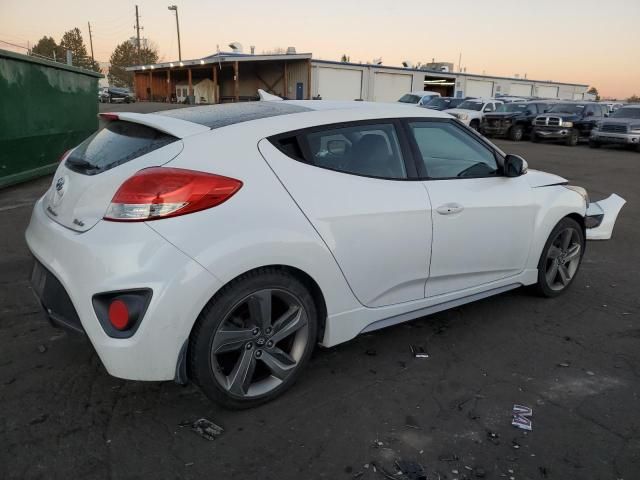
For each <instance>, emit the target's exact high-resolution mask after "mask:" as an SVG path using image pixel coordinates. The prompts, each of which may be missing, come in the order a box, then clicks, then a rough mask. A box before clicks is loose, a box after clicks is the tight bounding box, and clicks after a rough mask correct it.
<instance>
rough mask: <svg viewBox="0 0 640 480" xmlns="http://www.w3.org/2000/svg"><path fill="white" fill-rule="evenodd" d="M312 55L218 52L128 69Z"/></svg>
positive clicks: (256, 60)
mask: <svg viewBox="0 0 640 480" xmlns="http://www.w3.org/2000/svg"><path fill="white" fill-rule="evenodd" d="M309 59H311V54H310V53H278V54H273V55H254V54H251V53H237V52H217V53H213V54H211V55H207V56H206V57H202V58H196V59H192V60H182V61H179V60H173V61H171V62H162V63H154V64H148V65H134V66H131V67H127V68H126V70H127V71H128V72H134V71H139V70H155V69H160V68H173V67H186V66H194V65H215V64H220V63H230V62H266V61H273V60H309Z"/></svg>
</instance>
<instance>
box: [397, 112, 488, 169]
mask: <svg viewBox="0 0 640 480" xmlns="http://www.w3.org/2000/svg"><path fill="white" fill-rule="evenodd" d="M409 128H410V130H411V133H412V134H413V138H414V139H415V141H416V143H417V145H418V149H419V151H420V154H421V156H422V161H423V162H424V167H425V169H426V173H427V176H428V177H429V178H433V179H444V178H464V177H491V176H496V175H497V174H498V164H497V163H496V159H495V156H494V154H493V152H492V151H491V150H490V149H489V148H487V147H485V146H484V145H482V144H481V143H480V142H478V141H477V140H476V139H474V138H473V137H472V136H471V135H470V134H469V133H467V132H465V131H464V130H462V129H460V128H458V127H456V126H455V125H453V124H451V123H448V122H410V123H409Z"/></svg>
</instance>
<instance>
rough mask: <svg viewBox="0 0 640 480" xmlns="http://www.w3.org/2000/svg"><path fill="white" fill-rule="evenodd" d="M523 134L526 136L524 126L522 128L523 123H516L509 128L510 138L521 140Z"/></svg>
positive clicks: (516, 140)
mask: <svg viewBox="0 0 640 480" xmlns="http://www.w3.org/2000/svg"><path fill="white" fill-rule="evenodd" d="M523 136H524V128H522V125H514V126H513V127H511V129H510V130H509V138H510V139H511V140H513V141H514V142H519V141H520V140H522V137H523Z"/></svg>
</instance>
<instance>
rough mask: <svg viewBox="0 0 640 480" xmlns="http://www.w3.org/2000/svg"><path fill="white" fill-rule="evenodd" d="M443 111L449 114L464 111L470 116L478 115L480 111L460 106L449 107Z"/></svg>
mask: <svg viewBox="0 0 640 480" xmlns="http://www.w3.org/2000/svg"><path fill="white" fill-rule="evenodd" d="M445 113H449V114H451V115H453V114H455V113H466V114H467V115H469V116H471V115H480V112H479V111H477V110H465V109H462V108H450V109H448V110H445Z"/></svg>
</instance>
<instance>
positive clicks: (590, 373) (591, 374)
mask: <svg viewBox="0 0 640 480" xmlns="http://www.w3.org/2000/svg"><path fill="white" fill-rule="evenodd" d="M584 373H586V374H587V375H590V376H592V377H593V376H594V375H595V373H593V372H592V371H591V370H587V371H586V372H584Z"/></svg>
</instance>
